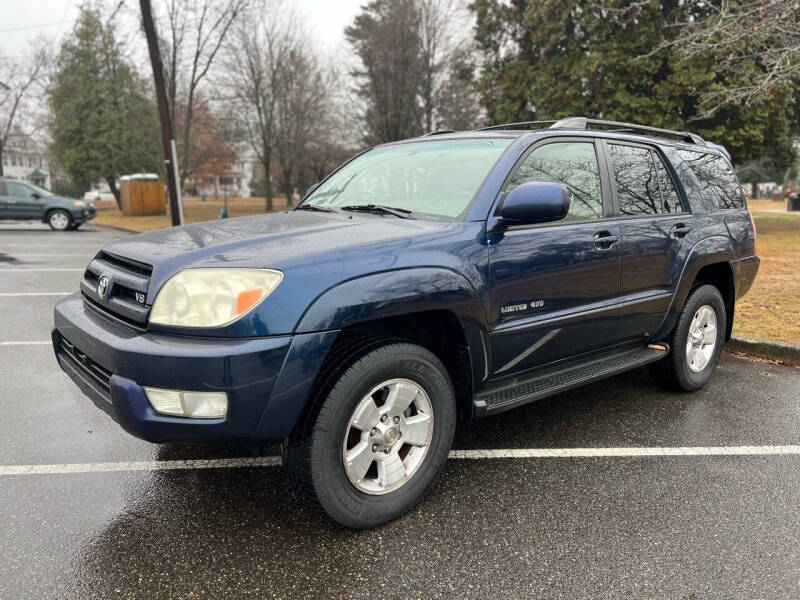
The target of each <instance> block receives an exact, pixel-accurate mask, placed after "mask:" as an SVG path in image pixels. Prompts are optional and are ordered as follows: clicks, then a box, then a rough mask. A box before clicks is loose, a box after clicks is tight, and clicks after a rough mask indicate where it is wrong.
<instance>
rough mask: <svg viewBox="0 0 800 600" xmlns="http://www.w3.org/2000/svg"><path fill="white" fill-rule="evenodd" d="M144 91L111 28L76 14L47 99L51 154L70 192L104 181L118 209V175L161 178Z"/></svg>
mask: <svg viewBox="0 0 800 600" xmlns="http://www.w3.org/2000/svg"><path fill="white" fill-rule="evenodd" d="M146 89H147V86H146V84H145V83H144V81H142V79H141V78H140V77H139V76H138V74H137V73H136V72H135V71H134V69H133V67H132V66H131V64H130V62H128V61H127V60H126V59H125V58H124V57H123V55H122V51H121V49H120V47H119V45H118V43H117V42H116V40H115V38H114V31H113V25H112V24H111V23H103V20H102V19H101V16H100V14H99V12H98V11H97V10H95V9H92V8H88V7H85V6H84V7H83V8H81V13H80V15H79V17H78V20H77V22H76V24H75V28H74V30H73V32H72V34H71V36H70V37H69V38H67V39H66V41H64V43H63V44H62V45H61V49H60V51H59V54H58V58H57V62H56V74H55V78H54V83H53V85H52V87H51V89H50V92H49V98H48V99H49V103H50V108H51V110H52V123H51V133H52V139H53V143H52V151H53V154H54V156H55V158H56V160H57V162H58V163H59V165H60V166H61V167H62V168H63V169H64V171H65V172H66V173H67V174H68V175H69V176H70V178H71V179H72V182H73V184H74V185H75V186H76V187H78V188H82V189H87V188H89V187H90V186H91V184H92V183H94V182H95V181H98V180H100V179H104V180H105V181H106V182H107V183H108V185H109V188H110V189H111V191H112V192H113V193H114V196H115V198H116V199H117V204H118V205H119V203H120V200H119V190H118V189H117V186H116V180H117V178H118V177H119V176H120V175H124V174H125V173H132V172H141V171H155V172H159V171H160V170H161V165H162V164H163V162H162V153H161V149H160V146H159V142H158V122H157V120H156V112H155V106H154V102H153V100H152V98H151V97H150V96H149V95H148V94H147V93H146V92H145V91H144V90H146Z"/></svg>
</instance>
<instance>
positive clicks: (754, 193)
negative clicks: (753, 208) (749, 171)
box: [750, 182, 758, 200]
mask: <svg viewBox="0 0 800 600" xmlns="http://www.w3.org/2000/svg"><path fill="white" fill-rule="evenodd" d="M750 185H751V186H752V188H750V197H751V198H752V199H753V200H755V199H756V198H758V184H757V183H755V182H753V183H751V184H750Z"/></svg>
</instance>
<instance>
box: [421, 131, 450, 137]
mask: <svg viewBox="0 0 800 600" xmlns="http://www.w3.org/2000/svg"><path fill="white" fill-rule="evenodd" d="M455 132H456V130H455V129H437V130H436V131H429V132H428V133H423V134H422V135H421V136H419V137H430V136H432V135H444V134H446V133H455Z"/></svg>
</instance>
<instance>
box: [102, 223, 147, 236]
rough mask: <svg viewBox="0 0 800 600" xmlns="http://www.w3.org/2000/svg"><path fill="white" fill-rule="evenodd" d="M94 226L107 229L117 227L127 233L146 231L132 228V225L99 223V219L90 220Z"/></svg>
mask: <svg viewBox="0 0 800 600" xmlns="http://www.w3.org/2000/svg"><path fill="white" fill-rule="evenodd" d="M90 224H91V225H92V226H93V227H103V228H106V229H116V230H117V231H123V232H125V233H144V232H143V231H142V230H141V229H132V228H131V227H123V226H122V225H109V224H108V223H98V222H97V221H90Z"/></svg>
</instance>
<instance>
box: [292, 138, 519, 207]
mask: <svg viewBox="0 0 800 600" xmlns="http://www.w3.org/2000/svg"><path fill="white" fill-rule="evenodd" d="M510 142H511V140H510V139H503V138H494V139H483V140H478V139H466V140H437V141H424V142H410V143H403V144H394V145H391V146H380V147H378V148H374V149H372V150H369V151H367V152H365V153H364V154H362V155H361V156H358V157H357V158H355V159H353V160H352V161H351V162H349V163H347V164H346V165H345V166H343V167H342V168H341V169H339V170H338V171H337V172H336V173H334V174H333V175H331V176H330V177H329V178H328V179H327V180H326V181H324V182H323V183H322V185H320V186H319V187H318V188H317V189H316V190H314V192H313V193H312V194H311V195H310V196H309V197H308V198H307V199H306V201H305V202H303V204H304V205H309V204H310V205H313V206H320V207H330V208H341V207H350V206H363V205H365V204H376V205H380V206H386V207H391V208H396V209H403V210H408V211H412V214H414V215H423V216H424V215H428V216H431V217H438V218H446V219H455V218H457V217H458V216H460V215H461V214H462V213H463V212H464V211H465V210H466V209H467V207H468V206H469V204H470V202H472V199H473V198H474V197H475V194H476V193H477V191H478V188H479V187H480V186H481V183H483V180H484V179H485V178H486V175H487V174H488V173H489V171H490V170H491V168H492V166H494V164H495V162H497V159H498V158H499V157H500V155H501V154H502V153H503V151H504V150H505V149H506V147H507V146H508V144H509V143H510Z"/></svg>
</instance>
